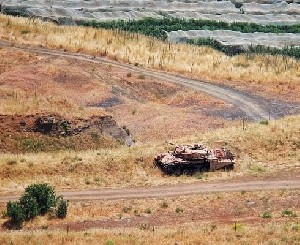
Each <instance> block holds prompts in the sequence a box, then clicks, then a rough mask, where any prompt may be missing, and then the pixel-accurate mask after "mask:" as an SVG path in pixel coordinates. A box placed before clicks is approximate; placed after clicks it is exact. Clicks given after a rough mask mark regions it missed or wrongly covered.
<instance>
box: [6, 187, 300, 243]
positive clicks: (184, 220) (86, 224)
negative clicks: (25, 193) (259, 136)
mask: <svg viewBox="0 0 300 245" xmlns="http://www.w3.org/2000/svg"><path fill="white" fill-rule="evenodd" d="M298 196H299V190H285V191H254V192H252V191H251V192H245V191H241V192H236V193H216V194H201V195H191V196H183V197H176V198H174V197H168V198H163V199H141V200H111V201H85V202H71V203H70V206H69V213H68V216H67V217H66V219H64V220H57V219H47V217H39V218H36V219H35V220H33V221H32V222H28V223H27V224H26V225H25V227H24V231H18V232H14V231H12V232H11V231H10V232H8V231H4V230H1V228H0V230H1V233H0V243H1V244H11V243H10V242H12V243H13V244H20V243H24V242H26V244H39V243H40V242H41V241H42V242H43V243H46V244H60V243H63V244H86V243H93V244H95V243H97V244H99V243H101V244H106V242H107V241H108V240H113V241H114V242H115V243H114V244H150V243H151V244H153V243H155V244H174V243H175V242H178V243H180V244H228V243H230V244H298V242H299V241H300V240H299V232H300V226H299V223H298V222H299V214H300V213H299V212H300V209H299V206H298V199H297V197H298ZM225 204H226V205H225ZM3 210H5V207H4V205H2V206H1V207H0V211H3ZM285 210H289V211H290V212H291V213H293V214H294V216H293V217H289V216H286V215H283V214H284V213H283V212H284V211H285ZM265 212H269V213H270V214H271V216H272V217H271V218H263V213H265ZM5 220H6V219H3V218H2V219H0V224H3V222H4V221H5ZM90 224H92V225H91V226H90ZM67 226H69V228H70V231H69V232H67ZM91 228H92V229H91ZM73 229H75V230H81V229H83V230H84V231H83V232H74V231H72V230H73ZM266 237H267V239H266Z"/></svg>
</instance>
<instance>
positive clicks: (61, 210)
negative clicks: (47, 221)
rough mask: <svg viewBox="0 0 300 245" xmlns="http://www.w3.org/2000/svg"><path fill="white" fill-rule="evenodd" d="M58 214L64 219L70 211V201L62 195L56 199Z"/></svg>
mask: <svg viewBox="0 0 300 245" xmlns="http://www.w3.org/2000/svg"><path fill="white" fill-rule="evenodd" d="M56 207H57V208H56V216H57V217H58V218H60V219H64V218H65V217H66V216H67V212H68V203H67V201H66V200H64V199H63V197H62V196H59V197H58V198H57V200H56Z"/></svg>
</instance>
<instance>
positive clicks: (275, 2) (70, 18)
mask: <svg viewBox="0 0 300 245" xmlns="http://www.w3.org/2000/svg"><path fill="white" fill-rule="evenodd" d="M0 3H1V0H0ZM299 3H300V0H288V1H281V0H253V1H252V0H232V1H213V0H211V1H209V0H208V1H185V0H177V1H170V0H160V1H150V0H118V1H113V0H105V1H98V0H89V1H85V0H76V1H75V0H70V1H61V0H26V1H23V0H2V8H1V9H2V12H3V13H5V14H10V15H17V16H25V17H38V18H41V19H43V20H48V21H52V22H55V23H58V24H62V25H75V24H76V23H78V22H80V21H82V20H93V19H95V20H98V21H107V20H117V19H122V20H130V19H142V18H145V17H153V18H163V17H165V16H168V17H178V18H194V19H211V20H219V19H220V20H222V21H225V22H233V21H241V20H242V21H247V22H255V23H260V24H272V23H283V24H296V23H299V21H300V4H299ZM265 15H268V16H267V18H261V16H265Z"/></svg>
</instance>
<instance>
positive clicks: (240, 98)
mask: <svg viewBox="0 0 300 245" xmlns="http://www.w3.org/2000/svg"><path fill="white" fill-rule="evenodd" d="M0 47H10V48H13V49H17V50H23V51H27V52H33V53H37V54H42V55H49V56H55V57H63V58H68V59H76V60H82V61H88V62H92V63H96V64H107V65H111V66H114V67H118V68H122V69H126V70H128V71H131V72H141V73H143V74H144V75H147V76H150V77H153V78H156V79H162V80H164V81H168V82H173V83H176V84H179V85H182V86H185V87H189V88H191V89H194V90H198V91H203V92H205V93H207V94H209V95H211V96H214V97H216V98H218V99H221V100H223V101H225V102H228V103H230V104H232V105H234V106H235V107H237V108H238V109H239V110H241V111H242V112H243V113H244V114H245V115H246V116H247V117H248V119H250V120H255V121H257V120H260V119H263V118H264V119H267V118H268V117H269V111H268V109H267V106H266V105H267V102H266V101H264V100H263V99H260V100H257V99H255V98H253V97H251V96H250V95H248V94H246V93H243V92H241V91H238V90H235V89H233V88H229V87H225V86H219V85H215V84H211V83H209V82H207V81H204V80H195V79H190V78H187V77H182V76H179V75H173V74H169V73H167V72H163V71H154V70H150V69H145V68H141V67H136V66H133V65H129V64H124V63H119V62H116V61H113V60H109V59H107V58H103V57H94V56H91V55H87V54H81V53H70V52H64V51H60V50H53V49H48V48H42V47H34V46H27V45H17V44H13V43H10V42H7V41H3V40H0Z"/></svg>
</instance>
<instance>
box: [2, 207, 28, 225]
mask: <svg viewBox="0 0 300 245" xmlns="http://www.w3.org/2000/svg"><path fill="white" fill-rule="evenodd" d="M6 209H7V211H6V214H7V216H8V217H10V219H11V223H12V224H13V225H14V226H15V227H16V228H17V229H20V228H21V227H22V224H23V222H24V221H25V214H24V212H23V208H22V206H21V205H20V202H18V201H17V202H11V201H9V202H8V203H7V205H6Z"/></svg>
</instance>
